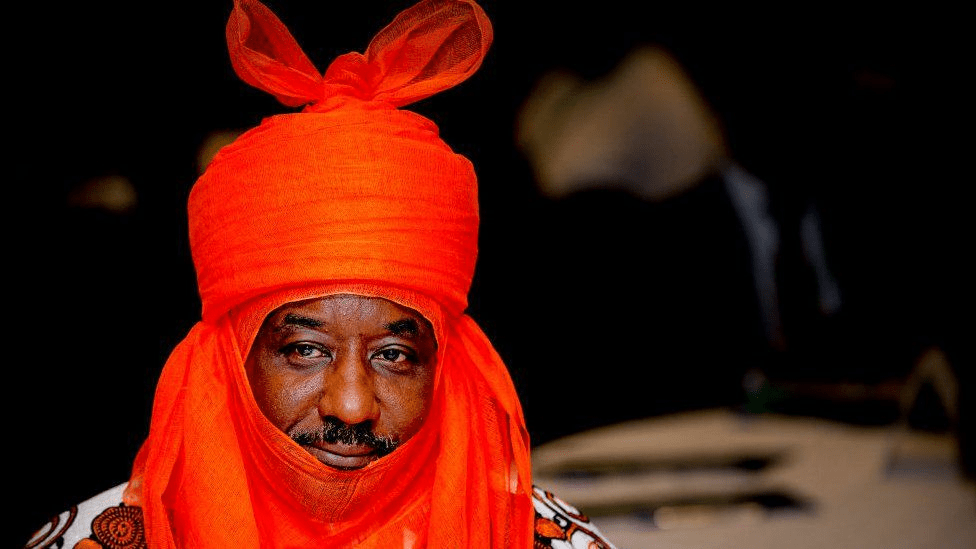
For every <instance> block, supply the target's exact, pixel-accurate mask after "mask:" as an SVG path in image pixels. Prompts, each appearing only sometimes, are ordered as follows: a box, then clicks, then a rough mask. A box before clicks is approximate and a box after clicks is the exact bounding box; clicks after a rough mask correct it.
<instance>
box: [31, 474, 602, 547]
mask: <svg viewBox="0 0 976 549" xmlns="http://www.w3.org/2000/svg"><path fill="white" fill-rule="evenodd" d="M125 485H126V483H122V484H120V485H118V486H116V487H114V488H112V489H110V490H106V491H105V492H102V493H101V494H99V495H97V496H95V497H93V498H91V499H89V500H86V501H84V502H82V503H81V504H79V505H76V506H74V507H72V508H71V509H69V510H67V511H65V512H63V513H61V514H60V515H58V516H56V517H54V518H52V519H51V520H50V522H48V523H47V524H45V525H44V526H43V527H42V528H40V529H39V530H38V531H37V532H36V533H35V534H34V536H33V537H32V538H31V540H30V541H29V542H27V545H26V546H25V549H48V548H57V549H144V548H145V547H146V531H145V528H144V527H143V523H142V509H141V508H139V507H131V506H127V505H125V504H124V503H122V492H123V490H125ZM532 496H533V498H532V504H533V505H534V506H535V544H534V547H535V549H616V548H615V547H614V545H613V544H611V543H610V542H609V541H607V540H605V539H604V538H603V535H602V534H601V533H600V531H599V530H598V529H597V528H596V526H594V525H593V524H592V523H591V522H590V519H589V518H588V517H587V516H586V515H584V514H582V513H580V512H579V511H578V510H577V509H576V508H574V507H573V506H571V505H569V504H567V503H566V502H564V501H562V500H561V499H559V498H557V497H556V496H554V495H553V494H552V493H551V492H547V491H545V490H543V489H541V488H539V487H537V486H536V487H533V490H532Z"/></svg>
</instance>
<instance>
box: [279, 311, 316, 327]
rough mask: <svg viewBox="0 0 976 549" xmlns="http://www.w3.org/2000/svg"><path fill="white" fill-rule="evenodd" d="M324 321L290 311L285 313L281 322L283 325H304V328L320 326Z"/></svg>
mask: <svg viewBox="0 0 976 549" xmlns="http://www.w3.org/2000/svg"><path fill="white" fill-rule="evenodd" d="M322 324H323V322H321V321H319V320H315V319H314V318H311V317H308V316H302V315H296V314H295V313H288V314H286V315H285V318H284V320H283V321H282V323H281V327H282V328H283V327H285V326H302V327H304V328H318V327H320V326H322Z"/></svg>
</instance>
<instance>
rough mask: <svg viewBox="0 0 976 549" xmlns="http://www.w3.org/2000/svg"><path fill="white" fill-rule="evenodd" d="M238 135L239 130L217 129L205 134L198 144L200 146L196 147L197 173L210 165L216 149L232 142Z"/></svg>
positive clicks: (200, 172) (239, 133)
mask: <svg viewBox="0 0 976 549" xmlns="http://www.w3.org/2000/svg"><path fill="white" fill-rule="evenodd" d="M240 135H241V132H240V131H239V130H218V131H213V132H210V133H209V134H207V137H206V138H204V140H203V143H201V144H200V148H199V149H197V173H198V174H202V173H203V171H204V170H206V169H207V166H209V165H210V161H211V160H213V157H214V155H216V154H217V151H219V150H220V149H222V148H223V147H224V146H225V145H229V144H230V143H232V142H233V141H234V140H235V139H237V138H238V137H239V136H240Z"/></svg>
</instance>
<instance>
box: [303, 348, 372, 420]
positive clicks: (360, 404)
mask: <svg viewBox="0 0 976 549" xmlns="http://www.w3.org/2000/svg"><path fill="white" fill-rule="evenodd" d="M370 373H371V366H370V365H369V363H368V361H366V360H364V359H361V358H358V357H350V356H346V357H340V358H338V359H337V360H336V362H335V363H334V364H333V367H332V368H327V369H326V370H325V372H324V373H323V374H322V375H324V376H325V378H324V379H323V380H322V383H323V387H322V395H321V397H320V398H319V403H318V406H319V414H320V415H321V416H322V417H326V416H333V417H335V418H337V419H339V420H340V421H342V422H344V423H346V424H347V425H356V424H358V423H362V422H363V421H370V420H376V419H377V418H378V417H379V411H380V408H379V399H378V398H377V396H376V391H375V387H374V385H373V378H372V376H371V375H370Z"/></svg>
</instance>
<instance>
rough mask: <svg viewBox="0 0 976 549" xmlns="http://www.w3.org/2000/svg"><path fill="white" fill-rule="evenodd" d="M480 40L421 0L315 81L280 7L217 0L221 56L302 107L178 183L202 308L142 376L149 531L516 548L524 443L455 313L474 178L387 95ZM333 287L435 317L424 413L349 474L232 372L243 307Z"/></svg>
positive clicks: (522, 523) (500, 383) (186, 539)
mask: <svg viewBox="0 0 976 549" xmlns="http://www.w3.org/2000/svg"><path fill="white" fill-rule="evenodd" d="M491 40H492V31H491V25H490V22H489V21H488V19H487V17H486V15H485V13H484V12H483V11H482V9H481V8H480V7H479V6H477V5H476V4H475V3H474V2H473V1H471V0H424V1H422V2H420V3H418V4H416V5H415V6H413V7H412V8H410V9H408V10H406V11H404V12H403V13H401V14H400V15H398V16H397V17H396V18H395V20H394V21H393V22H392V23H390V24H389V25H388V26H387V27H386V28H384V29H383V30H382V31H380V33H379V34H377V35H376V37H375V38H374V39H373V40H372V42H371V43H370V44H369V47H368V48H367V50H366V52H365V53H364V54H359V53H348V54H345V55H343V56H340V57H339V58H337V59H336V60H335V61H333V63H332V64H331V65H330V66H329V68H328V70H327V71H326V72H325V74H324V75H320V74H319V73H318V72H317V71H316V70H315V68H314V66H313V65H312V63H311V62H310V61H309V60H308V58H307V57H306V56H305V54H304V53H303V52H302V50H301V49H300V48H299V46H298V45H297V43H296V42H295V40H294V39H293V37H292V36H291V34H290V33H289V32H288V30H287V29H286V28H285V27H284V25H283V24H282V23H281V21H279V20H278V18H277V17H275V15H274V14H273V13H271V12H270V11H269V10H268V9H267V8H266V7H265V6H264V5H262V4H261V3H259V2H257V0H235V2H234V9H233V12H232V14H231V17H230V20H229V22H228V25H227V41H228V45H229V49H230V55H231V60H232V62H233V66H234V68H235V70H236V71H237V73H238V75H239V76H240V77H241V78H242V79H243V80H244V81H246V82H248V83H249V84H251V85H253V86H256V87H258V88H260V89H263V90H265V91H267V92H269V93H272V94H273V95H275V96H276V97H277V98H278V99H279V100H280V101H281V102H282V103H284V104H285V105H288V106H293V107H298V106H302V105H305V107H304V108H303V109H302V110H301V112H294V113H290V114H282V115H277V116H272V117H269V118H267V119H265V120H264V121H262V123H261V124H260V125H259V126H257V127H256V128H254V129H252V130H250V131H248V132H246V133H245V134H243V135H242V136H241V137H240V138H238V139H237V140H236V141H235V142H234V143H232V144H230V145H228V146H226V147H224V149H222V150H221V151H220V152H219V153H218V154H217V155H216V156H215V158H214V160H213V161H212V162H211V163H210V165H209V166H208V168H207V170H206V172H205V173H204V174H203V175H202V176H201V177H200V179H199V180H197V182H196V184H195V185H194V187H193V190H192V192H191V194H190V200H189V205H188V209H189V218H190V244H191V250H192V254H193V261H194V266H195V268H196V271H197V282H198V287H199V290H200V296H201V299H202V302H203V311H202V319H201V321H200V322H198V323H197V324H196V325H195V326H194V327H193V328H192V329H191V331H190V333H189V334H188V335H187V337H186V338H185V339H184V340H183V341H182V342H181V343H180V344H179V345H178V346H177V348H176V349H175V350H174V351H173V353H172V354H171V356H170V358H169V360H168V361H167V362H166V365H165V367H164V368H163V371H162V375H161V376H160V380H159V383H158V385H157V389H156V395H155V400H154V407H153V414H152V421H151V425H150V432H149V436H148V438H147V440H146V441H145V443H144V444H143V446H142V448H141V450H140V452H139V454H138V456H137V457H136V461H135V464H134V466H133V472H132V477H131V479H130V483H129V486H128V489H127V491H126V495H125V501H126V503H127V504H130V505H139V506H141V507H142V509H143V512H144V516H145V524H146V536H147V540H148V542H149V547H152V548H158V547H166V548H172V547H190V548H204V547H214V548H220V549H226V548H228V547H234V548H257V547H263V548H268V547H331V548H342V547H376V548H383V549H387V548H392V547H404V548H410V547H414V548H420V547H430V548H463V547H477V548H501V547H518V548H528V547H530V545H531V542H532V516H533V511H532V504H531V499H530V492H531V475H530V465H529V441H528V435H527V432H526V429H525V424H524V419H523V417H522V411H521V407H520V405H519V402H518V399H517V396H516V393H515V390H514V386H513V384H512V381H511V378H510V376H509V374H508V371H507V369H506V368H505V365H504V364H503V363H502V361H501V359H500V358H499V356H498V355H497V353H496V352H495V350H494V349H493V347H492V345H491V343H490V342H489V341H488V339H487V338H486V337H485V335H484V334H483V333H482V331H481V330H480V328H479V327H478V326H477V324H476V323H475V322H474V321H473V320H472V319H471V318H470V317H468V316H467V315H465V314H464V310H465V308H466V307H467V293H468V291H469V289H470V285H471V279H472V276H473V274H474V264H475V258H476V255H477V237H478V202H477V181H476V178H475V174H474V170H473V168H472V166H471V163H470V162H469V161H468V160H467V159H465V158H464V157H462V156H460V155H458V154H456V153H454V152H453V151H452V150H451V149H450V148H449V147H448V146H447V145H446V144H445V143H444V142H443V141H442V140H441V139H440V137H439V136H438V130H437V127H436V126H435V125H434V124H433V122H431V121H430V120H428V119H426V118H424V117H422V116H419V115H418V114H416V113H413V112H409V111H406V110H402V109H400V108H399V107H402V106H404V105H407V104H409V103H411V102H414V101H416V100H419V99H422V98H425V97H428V96H430V95H432V94H434V93H437V92H440V91H443V90H445V89H448V88H450V87H452V86H454V85H456V84H458V83H460V82H462V81H463V80H465V79H466V78H468V77H469V76H470V75H471V74H473V73H474V72H475V71H476V70H477V69H478V67H479V66H480V64H481V61H482V59H483V58H484V56H485V54H486V52H487V49H488V47H489V45H490V44H491ZM335 293H356V294H360V295H369V296H376V297H384V298H386V299H390V300H392V301H395V302H397V303H400V304H402V305H405V306H407V307H411V308H413V309H415V310H417V311H418V312H420V313H421V314H423V315H424V316H425V317H426V318H428V319H429V320H430V321H431V322H432V324H433V325H434V328H435V333H436V336H437V340H438V370H437V377H436V381H435V389H434V397H433V398H434V401H433V403H432V407H431V413H430V415H429V416H428V418H427V419H426V421H425V424H424V426H423V427H422V428H421V430H420V431H419V432H418V433H417V434H416V435H414V437H413V438H411V439H410V440H409V441H407V442H406V443H405V444H403V445H402V446H401V447H400V448H399V449H397V450H396V451H395V452H393V453H392V454H390V455H388V456H385V457H383V458H381V459H379V460H377V461H375V462H373V463H371V464H370V465H368V466H367V467H365V468H363V469H360V470H357V471H338V470H334V469H331V468H329V467H327V466H325V465H323V464H321V463H319V462H318V461H317V460H316V459H315V458H313V457H312V456H311V455H310V454H308V453H307V452H306V451H305V450H303V449H302V448H301V447H300V446H298V445H297V444H296V443H295V442H293V441H292V440H291V439H289V438H288V437H287V436H285V435H284V433H282V432H280V431H279V430H278V429H276V428H275V427H274V426H273V425H272V424H271V423H270V422H269V421H268V420H267V419H266V418H265V417H264V415H263V414H262V413H261V411H260V410H259V409H258V407H257V404H256V403H255V401H254V397H253V395H252V394H251V390H250V387H249V385H248V382H247V377H246V374H245V372H244V366H243V364H244V359H245V357H246V353H247V350H248V349H249V348H250V346H251V343H252V342H253V340H254V336H255V334H256V332H257V330H258V328H259V327H260V325H261V322H262V320H263V319H264V317H265V316H266V315H267V314H268V313H270V312H271V311H273V310H274V309H275V308H277V307H278V306H280V305H282V304H284V303H288V302H291V301H297V300H301V299H307V298H310V297H315V296H323V295H329V294H335Z"/></svg>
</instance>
